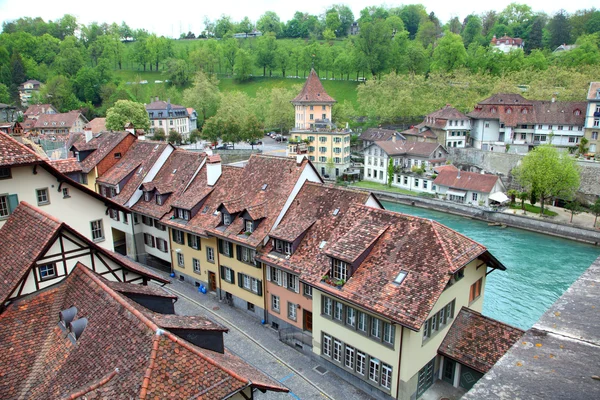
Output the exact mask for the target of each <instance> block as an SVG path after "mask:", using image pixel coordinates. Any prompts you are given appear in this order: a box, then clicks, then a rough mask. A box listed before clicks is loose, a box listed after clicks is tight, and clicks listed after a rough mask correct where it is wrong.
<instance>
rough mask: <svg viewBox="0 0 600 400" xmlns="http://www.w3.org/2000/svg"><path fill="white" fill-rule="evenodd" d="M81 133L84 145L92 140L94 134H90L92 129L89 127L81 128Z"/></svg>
mask: <svg viewBox="0 0 600 400" xmlns="http://www.w3.org/2000/svg"><path fill="white" fill-rule="evenodd" d="M83 133H84V134H85V142H86V143H87V142H89V141H90V140H92V139H93V138H94V134H93V133H92V128H90V127H89V126H86V127H85V128H83Z"/></svg>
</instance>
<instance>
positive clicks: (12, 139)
mask: <svg viewBox="0 0 600 400" xmlns="http://www.w3.org/2000/svg"><path fill="white" fill-rule="evenodd" d="M0 134H1V135H2V136H3V137H6V138H7V139H8V140H11V141H13V142H14V143H16V144H17V145H19V146H20V147H22V148H23V149H25V150H26V151H27V152H29V153H31V154H33V155H34V156H35V157H36V158H37V160H38V161H40V162H42V161H44V159H43V158H41V157H40V156H39V155H38V153H36V152H35V151H33V150H32V149H30V148H29V147H27V146H25V145H24V144H23V143H21V142H19V141H17V140H16V139H15V138H13V137H12V136H10V135H7V134H5V133H0Z"/></svg>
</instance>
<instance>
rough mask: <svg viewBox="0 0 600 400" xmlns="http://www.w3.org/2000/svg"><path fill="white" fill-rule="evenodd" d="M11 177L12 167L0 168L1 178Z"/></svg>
mask: <svg viewBox="0 0 600 400" xmlns="http://www.w3.org/2000/svg"><path fill="white" fill-rule="evenodd" d="M11 177H12V175H11V172H10V168H0V179H9V178H11Z"/></svg>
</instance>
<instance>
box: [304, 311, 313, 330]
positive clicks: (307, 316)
mask: <svg viewBox="0 0 600 400" xmlns="http://www.w3.org/2000/svg"><path fill="white" fill-rule="evenodd" d="M302 320H303V321H304V330H305V331H308V332H312V312H310V311H306V310H304V312H303V315H302Z"/></svg>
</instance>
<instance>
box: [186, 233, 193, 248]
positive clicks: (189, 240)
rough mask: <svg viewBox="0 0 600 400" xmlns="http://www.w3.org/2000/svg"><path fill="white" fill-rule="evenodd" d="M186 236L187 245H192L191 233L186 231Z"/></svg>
mask: <svg viewBox="0 0 600 400" xmlns="http://www.w3.org/2000/svg"><path fill="white" fill-rule="evenodd" d="M187 237H188V247H192V234H191V233H188V234H187Z"/></svg>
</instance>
